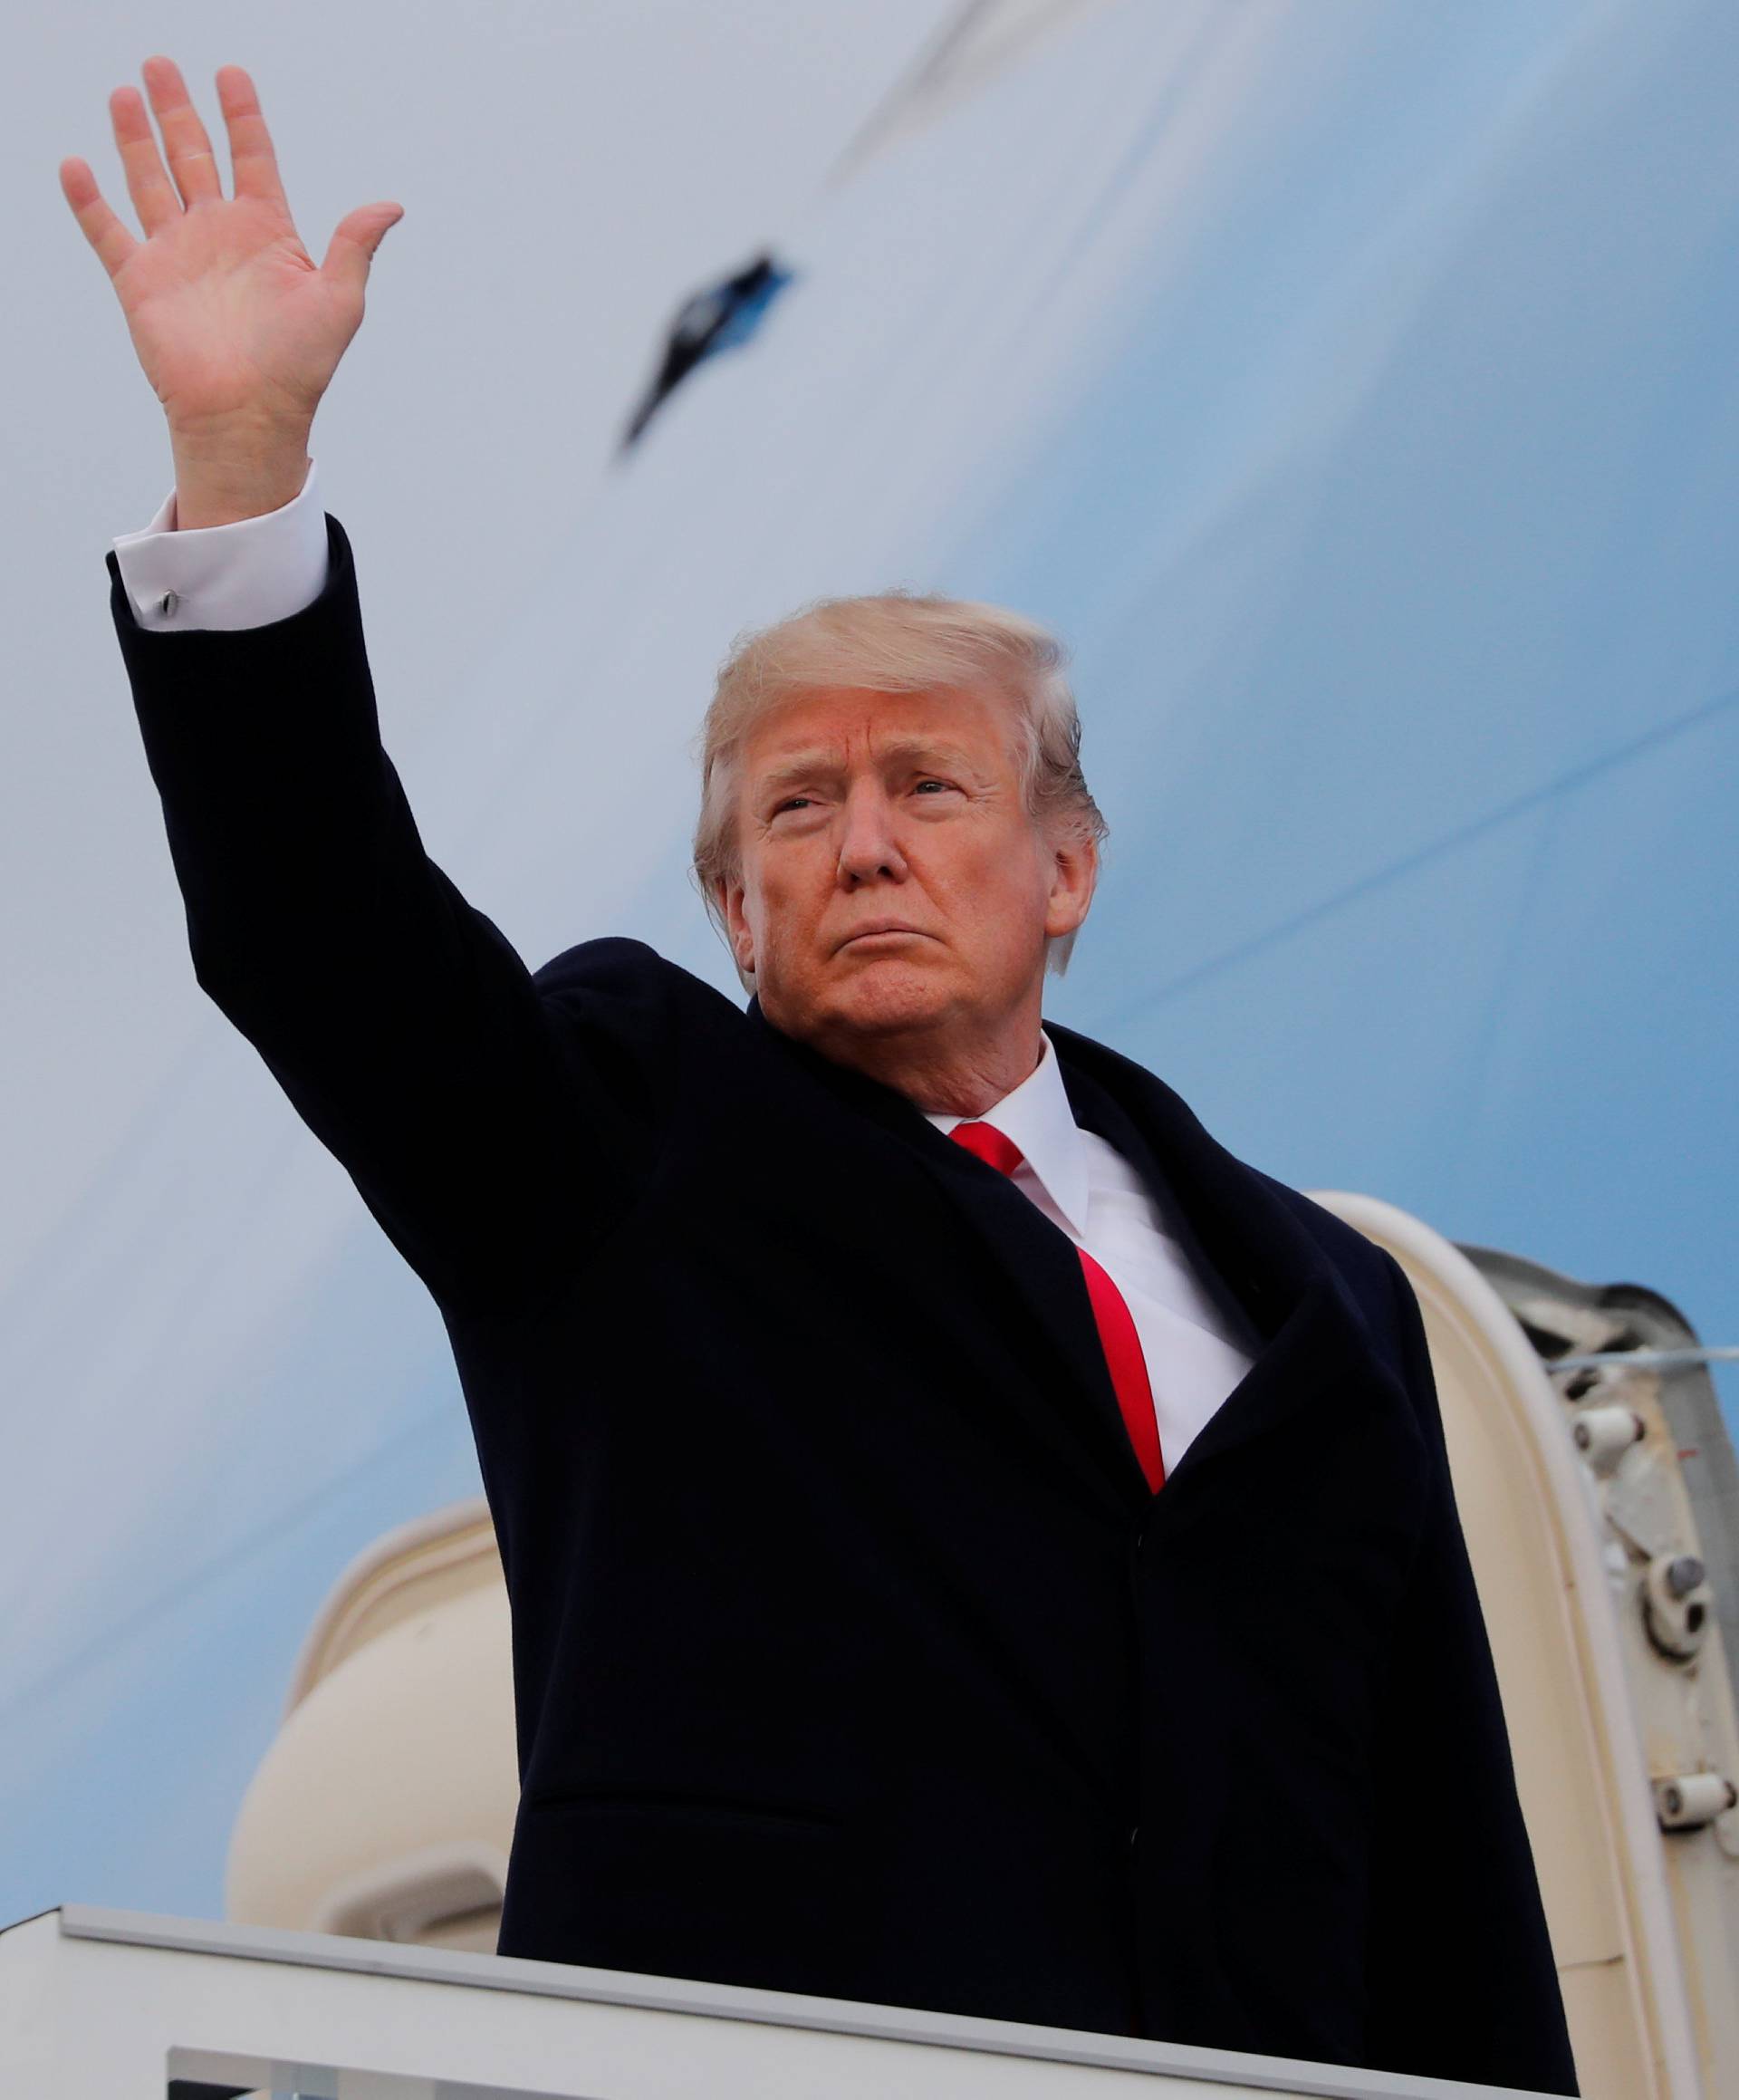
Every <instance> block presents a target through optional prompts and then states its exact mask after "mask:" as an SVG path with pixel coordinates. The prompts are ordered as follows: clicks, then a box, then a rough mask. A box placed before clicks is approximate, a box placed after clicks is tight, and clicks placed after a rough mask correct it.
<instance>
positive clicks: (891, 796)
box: [721, 688, 1097, 1055]
mask: <svg viewBox="0 0 1739 2100" xmlns="http://www.w3.org/2000/svg"><path fill="white" fill-rule="evenodd" d="M1009 730H1010V714H1009V709H1008V708H1007V706H1006V704H1005V703H1003V702H1001V701H1000V700H997V699H993V698H989V697H987V696H986V695H984V694H981V693H975V692H960V691H948V690H938V691H933V692H920V693H878V692H866V691H862V690H860V689H852V688H838V689H835V688H825V689H815V690H810V691H804V692H802V693H798V694H795V695H793V697H792V698H789V699H787V700H784V701H783V702H781V703H780V704H778V705H777V706H776V707H774V708H771V709H770V710H769V711H768V712H767V713H766V714H764V716H762V717H761V718H760V719H759V720H758V721H757V722H756V724H755V725H754V728H753V729H752V730H751V732H750V733H749V735H748V737H746V738H745V743H744V746H743V747H742V749H741V751H740V752H739V754H738V763H737V770H736V824H737V844H738V850H739V858H740V862H741V870H742V872H741V878H740V880H739V881H737V882H736V883H735V885H726V886H724V887H723V888H722V890H721V901H722V903H723V905H724V908H725V918H726V922H727V925H728V928H729V931H730V937H731V945H732V948H733V949H734V951H735V955H736V958H737V961H738V963H739V965H740V966H742V967H743V968H750V969H753V971H754V986H755V992H756V995H757V997H759V999H760V1002H761V1007H762V1011H763V1012H764V1014H765V1015H766V1016H767V1018H768V1020H769V1021H771V1022H772V1023H773V1026H775V1027H778V1028H780V1029H782V1030H783V1032H784V1033H785V1034H787V1035H790V1036H796V1037H798V1038H799V1039H800V1040H802V1041H806V1042H810V1043H812V1044H814V1045H816V1046H817V1047H818V1048H821V1049H822V1050H824V1051H827V1050H831V1052H832V1053H833V1054H834V1055H839V1054H841V1051H847V1050H849V1048H850V1044H851V1042H852V1040H853V1039H854V1038H855V1039H860V1040H861V1039H862V1038H865V1037H870V1036H875V1037H881V1038H884V1039H886V1038H890V1037H894V1036H898V1035H899V1034H900V1033H901V1032H902V1031H908V1032H916V1036H917V1037H918V1038H922V1039H923V1040H924V1041H926V1042H927V1044H929V1045H936V1044H937V1043H938V1042H942V1043H946V1042H947V1041H948V1040H950V1039H952V1038H956V1037H957V1038H958V1039H959V1040H961V1041H963V1042H964V1041H975V1040H981V1039H985V1038H987V1037H989V1036H994V1035H996V1034H997V1033H998V1032H1000V1031H1003V1030H1006V1029H1008V1028H1011V1027H1019V1026H1036V1024H1037V1019H1038V1011H1039V1004H1040V997H1041V993H1042V980H1043V971H1044V951H1045V941H1046V939H1047V937H1051V936H1056V935H1060V934H1064V933H1070V932H1072V931H1073V930H1074V929H1075V928H1076V927H1077V926H1078V925H1079V924H1080V923H1081V920H1082V919H1083V918H1085V916H1086V912H1087V907H1088V905H1089V903H1090V901H1091V898H1092V889H1093V880H1094V875H1095V872H1096V869H1097V855H1096V853H1095V851H1094V849H1093V847H1092V846H1091V845H1090V843H1088V844H1082V843H1078V842H1075V841H1073V840H1070V841H1068V842H1066V843H1063V842H1059V841H1055V840H1047V839H1046V838H1045V837H1044V836H1043V835H1042V833H1040V831H1039V830H1038V828H1037V827H1036V826H1035V825H1034V824H1033V820H1032V818H1031V817H1030V816H1029V815H1028V814H1027V812H1026V809H1025V806H1024V804H1023V798H1022V793H1021V782H1020V775H1019V771H1018V767H1017V764H1016V760H1015V756H1014V750H1013V748H1012V747H1011V737H1010V734H1009Z"/></svg>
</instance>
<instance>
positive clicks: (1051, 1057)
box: [925, 1028, 1089, 1233]
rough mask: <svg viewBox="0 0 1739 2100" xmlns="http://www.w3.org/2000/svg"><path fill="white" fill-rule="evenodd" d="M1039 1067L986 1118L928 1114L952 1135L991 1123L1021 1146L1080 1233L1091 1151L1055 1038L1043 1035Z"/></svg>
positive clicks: (988, 1111)
mask: <svg viewBox="0 0 1739 2100" xmlns="http://www.w3.org/2000/svg"><path fill="white" fill-rule="evenodd" d="M1039 1043H1040V1051H1039V1062H1038V1064H1036V1065H1035V1066H1034V1067H1033V1070H1032V1071H1031V1072H1030V1073H1029V1074H1027V1076H1026V1077H1025V1078H1024V1079H1023V1080H1022V1082H1021V1084H1019V1085H1018V1086H1017V1087H1014V1089H1013V1090H1012V1091H1011V1092H1010V1093H1005V1094H1004V1096H1003V1098H1002V1099H1001V1100H1000V1101H999V1102H997V1103H996V1104H995V1106H994V1107H993V1108H987V1109H986V1110H985V1113H983V1115H975V1116H964V1115H927V1116H926V1119H925V1120H926V1121H927V1122H932V1123H934V1124H935V1125H936V1127H937V1130H939V1131H941V1132H943V1134H944V1135H945V1136H946V1134H947V1133H948V1132H950V1131H952V1130H953V1129H954V1127H955V1125H956V1123H962V1122H987V1123H989V1124H990V1125H991V1127H992V1128H993V1129H994V1130H999V1131H1001V1132H1002V1133H1003V1135H1004V1137H1005V1138H1007V1139H1009V1140H1010V1141H1011V1142H1013V1143H1014V1144H1016V1145H1018V1146H1019V1147H1020V1149H1021V1153H1022V1156H1023V1159H1024V1160H1025V1161H1026V1163H1027V1165H1028V1166H1029V1167H1030V1168H1031V1169H1032V1170H1033V1173H1034V1174H1035V1175H1036V1176H1037V1177H1038V1179H1039V1180H1041V1181H1042V1183H1043V1184H1044V1189H1045V1193H1046V1194H1047V1195H1048V1196H1049V1197H1050V1199H1051V1200H1052V1202H1053V1203H1054V1204H1055V1205H1056V1207H1057V1209H1059V1210H1061V1211H1062V1214H1063V1216H1064V1217H1065V1218H1066V1219H1068V1220H1069V1223H1070V1225H1071V1227H1072V1228H1074V1230H1075V1231H1076V1232H1077V1233H1084V1232H1085V1231H1086V1229H1087V1201H1088V1194H1089V1180H1088V1167H1087V1151H1086V1147H1085V1146H1084V1145H1083V1144H1082V1143H1081V1128H1080V1125H1079V1124H1078V1123H1077V1122H1075V1114H1074V1111H1073V1110H1072V1109H1071V1107H1070V1105H1069V1096H1068V1094H1067V1093H1066V1092H1065V1091H1064V1088H1063V1084H1062V1066H1061V1065H1060V1064H1058V1063H1057V1054H1056V1052H1055V1050H1054V1049H1053V1048H1052V1045H1051V1038H1050V1036H1047V1035H1046V1034H1045V1032H1044V1030H1043V1029H1042V1028H1041V1029H1040V1030H1039Z"/></svg>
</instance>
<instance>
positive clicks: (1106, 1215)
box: [114, 459, 1255, 1472]
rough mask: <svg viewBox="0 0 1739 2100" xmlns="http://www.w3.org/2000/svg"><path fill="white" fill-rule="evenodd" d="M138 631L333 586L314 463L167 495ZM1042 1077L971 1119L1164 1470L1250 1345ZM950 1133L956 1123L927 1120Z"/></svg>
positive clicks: (258, 622)
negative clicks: (1014, 1156) (1104, 1277)
mask: <svg viewBox="0 0 1739 2100" xmlns="http://www.w3.org/2000/svg"><path fill="white" fill-rule="evenodd" d="M114 547H115V558H116V562H117V564H118V565H119V567H120V577H121V583H122V585H123V586H124V588H125V590H126V592H127V594H128V597H129V598H130V601H131V602H132V607H133V612H134V616H135V617H136V618H137V620H138V621H139V625H140V626H141V627H145V628H149V629H151V630H153V631H173V630H175V629H178V628H179V629H184V630H185V629H189V628H226V629H236V628H244V627H264V626H266V625H268V624H269V623H270V622H272V621H277V620H287V619H288V618H289V617H290V616H291V614H292V613H294V612H301V611H302V610H303V607H304V606H306V605H309V604H311V603H312V602H313V600H314V599H316V598H317V597H318V596H319V595H320V593H321V591H322V589H323V588H324V585H325V582H326V568H327V559H328V557H327V551H326V514H325V509H324V506H322V503H321V500H320V496H319V491H318V489H317V488H316V486H315V479H314V467H313V462H312V459H311V460H310V462H309V466H308V475H307V478H306V479H305V480H304V481H303V486H302V489H301V493H300V494H299V495H296V496H293V497H292V498H291V500H290V501H289V502H288V503H286V504H284V505H283V506H282V507H281V508H280V509H277V510H274V511H267V512H266V513H265V514H264V516H261V517H250V518H241V519H238V520H237V521H236V522H235V524H233V525H205V526H201V527H199V528H197V529H196V530H194V531H191V532H179V531H178V530H177V529H176V525H175V492H174V490H173V489H171V490H170V492H169V494H168V496H166V497H165V498H164V501H163V504H162V506H161V507H160V509H159V511H158V514H157V515H156V516H155V517H154V518H153V519H152V520H151V522H150V524H149V525H147V526H145V527H144V529H143V530H142V531H140V532H136V533H124V534H122V535H120V537H119V538H117V539H116V541H115V543H114ZM1041 1037H1042V1051H1041V1055H1040V1058H1039V1063H1038V1065H1037V1068H1036V1069H1035V1070H1034V1071H1033V1073H1032V1074H1030V1076H1029V1077H1027V1078H1025V1079H1023V1081H1022V1082H1021V1084H1019V1085H1018V1086H1017V1087H1015V1088H1014V1091H1013V1093H1006V1094H1004V1096H1003V1098H1002V1100H1001V1101H999V1102H998V1103H996V1105H995V1106H994V1108H992V1109H990V1110H988V1111H986V1113H985V1114H984V1115H982V1116H976V1117H974V1118H973V1119H972V1120H973V1121H974V1122H987V1123H990V1124H992V1125H993V1126H994V1128H995V1129H997V1130H999V1131H1001V1132H1002V1133H1003V1135H1004V1137H1006V1138H1008V1139H1011V1140H1012V1141H1013V1142H1014V1143H1015V1144H1016V1145H1018V1146H1019V1147H1020V1150H1021V1153H1022V1156H1023V1164H1022V1165H1021V1166H1020V1167H1019V1168H1018V1169H1017V1170H1016V1171H1015V1173H1014V1185H1015V1187H1016V1188H1017V1189H1019V1190H1022V1191H1023V1193H1024V1194H1025V1195H1026V1196H1028V1197H1030V1198H1031V1199H1032V1200H1033V1202H1034V1203H1036V1204H1037V1205H1038V1207H1039V1209H1041V1210H1042V1211H1043V1213H1044V1215H1045V1216H1046V1217H1047V1218H1048V1219H1050V1220H1051V1222H1052V1224H1053V1225H1055V1226H1057V1227H1058V1228H1060V1229H1061V1230H1062V1231H1063V1232H1065V1233H1067V1234H1068V1236H1069V1238H1071V1239H1072V1240H1073V1241H1074V1243H1075V1244H1076V1246H1077V1247H1085V1248H1086V1249H1087V1251H1088V1253H1089V1254H1090V1255H1091V1256H1092V1257H1093V1259H1094V1260H1095V1261H1097V1262H1098V1263H1099V1265H1100V1267H1101V1268H1103V1269H1104V1270H1105V1271H1106V1272H1107V1274H1108V1275H1109V1276H1110V1277H1111V1280H1112V1281H1113V1282H1114V1283H1115V1284H1116V1286H1117V1287H1118V1289H1119V1291H1121V1292H1122V1294H1123V1297H1124V1300H1125V1302H1126V1303H1127V1305H1129V1315H1130V1317H1131V1318H1132V1319H1133V1320H1134V1322H1135V1331H1136V1334H1138V1335H1139V1338H1140V1342H1141V1353H1142V1354H1143V1356H1144V1357H1145V1358H1146V1359H1147V1365H1148V1383H1149V1384H1150V1385H1151V1386H1152V1388H1153V1400H1154V1411H1155V1414H1156V1415H1157V1416H1158V1425H1159V1450H1160V1455H1161V1456H1162V1458H1163V1459H1164V1460H1165V1464H1166V1469H1167V1472H1169V1471H1170V1470H1171V1469H1173V1468H1174V1467H1175V1466H1176V1465H1177V1462H1178V1460H1179V1459H1181V1458H1182V1457H1183V1455H1184V1453H1185V1451H1186V1450H1188V1448H1189V1445H1190V1442H1191V1440H1193V1439H1194V1438H1195V1436H1196V1434H1197V1432H1198V1431H1200V1430H1201V1428H1202V1426H1203V1424H1204V1423H1206V1421H1208V1420H1209V1418H1210V1417H1211V1416H1212V1415H1213V1414H1214V1412H1215V1410H1216V1409H1217V1408H1218V1407H1219V1405H1220V1403H1221V1402H1222V1401H1224V1400H1225V1397H1226V1395H1227V1394H1228V1393H1229V1392H1231V1391H1232V1390H1233V1388H1234V1387H1235V1385H1236V1384H1237V1383H1238V1382H1239V1380H1240V1379H1241V1378H1243V1376H1244V1373H1245V1372H1246V1371H1247V1370H1248V1369H1249V1368H1250V1364H1251V1362H1252V1351H1253V1350H1254V1346H1255V1342H1254V1335H1253V1334H1251V1332H1250V1330H1249V1327H1248V1325H1247V1323H1246V1322H1245V1321H1244V1318H1243V1315H1241V1314H1240V1312H1239V1311H1238V1309H1237V1307H1236V1306H1235V1305H1234V1304H1233V1303H1232V1302H1231V1300H1230V1299H1229V1298H1227V1297H1226V1296H1225V1294H1224V1293H1223V1292H1216V1291H1214V1290H1212V1289H1211V1288H1210V1287H1209V1286H1207V1285H1206V1282H1205V1281H1204V1279H1202V1278H1201V1277H1199V1276H1197V1275H1196V1270H1195V1268H1194V1267H1193V1266H1192V1264H1191V1262H1190V1259H1189V1257H1188V1256H1187V1254H1186V1253H1185V1251H1184V1248H1183V1247H1182V1246H1181V1245H1180V1244H1179V1241H1178V1239H1177V1236H1176V1235H1175V1234H1174V1233H1173V1232H1171V1231H1169V1230H1167V1220H1166V1219H1165V1217H1164V1215H1163V1214H1162V1211H1161V1209H1160V1207H1159V1204H1158V1202H1157V1201H1156V1199H1155V1198H1154V1196H1153V1194H1152V1192H1151V1191H1150V1190H1148V1188H1147V1186H1146V1185H1145V1183H1144V1182H1143V1181H1142V1180H1141V1178H1140V1176H1139V1174H1138V1173H1137V1172H1136V1171H1135V1170H1134V1168H1133V1167H1131V1166H1130V1165H1129V1161H1127V1160H1125V1159H1124V1158H1123V1156H1122V1154H1121V1153H1120V1152H1119V1151H1116V1149H1115V1148H1114V1147H1113V1146H1111V1145H1109V1144H1107V1143H1106V1142H1105V1140H1104V1139H1103V1138H1101V1137H1098V1136H1096V1135H1095V1134H1094V1133H1093V1132H1091V1131H1084V1130H1082V1129H1081V1127H1080V1125H1079V1124H1078V1123H1077V1122H1076V1121H1075V1118H1074V1113H1073V1111H1072V1110H1071V1108H1070V1105H1069V1096H1068V1094H1067V1093H1065V1092H1064V1090H1063V1084H1062V1072H1061V1071H1060V1070H1059V1068H1058V1065H1057V1059H1056V1053H1055V1052H1054V1050H1053V1049H1052V1045H1051V1038H1050V1037H1049V1036H1045V1035H1044V1034H1043V1032H1042V1030H1041ZM929 1120H930V1122H933V1123H934V1124H935V1125H936V1127H937V1130H939V1131H943V1132H946V1131H951V1130H952V1129H953V1128H954V1126H955V1124H956V1123H957V1122H963V1121H965V1120H966V1119H965V1118H963V1117H960V1116H950V1115H933V1116H931V1117H930V1119H929Z"/></svg>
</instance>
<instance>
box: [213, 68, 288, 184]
mask: <svg viewBox="0 0 1739 2100" xmlns="http://www.w3.org/2000/svg"><path fill="white" fill-rule="evenodd" d="M217 101H218V103H219V105H220V106H221V107H222V110H223V112H224V122H225V124H226V127H227V128H228V130H229V158H230V163H231V165H232V166H233V167H234V169H235V194H236V196H237V197H271V198H273V199H274V200H275V201H276V202H277V203H279V204H284V203H285V198H284V194H283V181H282V180H281V178H280V177H279V175H278V157H277V155H276V154H275V153H274V151H273V149H272V134H271V132H270V131H268V130H266V128H265V119H264V117H263V116H261V114H260V98H259V96H258V95H257V94H256V93H255V90H254V82H252V81H251V80H250V79H249V78H248V76H247V74H246V73H245V72H244V71H243V69H242V68H241V67H240V66H238V65H220V66H219V67H218V68H217ZM287 208H288V207H287V205H286V209H287Z"/></svg>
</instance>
